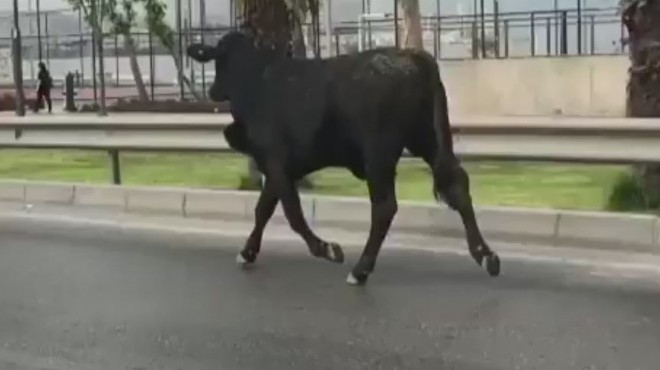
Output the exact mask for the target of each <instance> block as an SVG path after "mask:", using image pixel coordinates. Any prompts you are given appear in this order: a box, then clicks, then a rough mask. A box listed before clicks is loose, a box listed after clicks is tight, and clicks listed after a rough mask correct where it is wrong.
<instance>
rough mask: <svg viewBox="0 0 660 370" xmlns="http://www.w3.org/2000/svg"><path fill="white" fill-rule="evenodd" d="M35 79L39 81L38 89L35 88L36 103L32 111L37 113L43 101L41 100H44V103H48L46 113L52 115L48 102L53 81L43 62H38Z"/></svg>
mask: <svg viewBox="0 0 660 370" xmlns="http://www.w3.org/2000/svg"><path fill="white" fill-rule="evenodd" d="M37 78H38V79H39V87H38V88H37V102H36V104H35V106H34V111H35V112H38V111H39V107H40V106H41V104H42V101H43V100H42V99H44V98H45V99H46V103H48V113H52V112H53V103H52V102H51V100H50V89H52V88H53V79H52V78H51V77H50V73H49V72H48V69H46V65H45V64H44V63H43V62H39V74H38V75H37Z"/></svg>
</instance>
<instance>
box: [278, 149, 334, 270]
mask: <svg viewBox="0 0 660 370" xmlns="http://www.w3.org/2000/svg"><path fill="white" fill-rule="evenodd" d="M266 178H267V180H266V181H267V182H271V181H272V184H273V186H274V187H275V189H276V192H277V196H278V198H279V199H280V202H281V203H282V208H283V210H284V215H285V216H286V219H287V221H288V222H289V225H290V226H291V229H292V230H293V231H294V232H296V233H297V234H298V235H300V236H301V237H302V238H303V240H304V241H305V243H306V244H307V247H308V248H309V251H310V253H311V254H312V255H313V256H314V257H319V258H325V259H327V260H329V261H331V262H336V263H343V262H344V252H343V251H342V249H341V247H340V246H339V244H337V243H332V242H327V241H325V240H323V239H321V238H319V237H318V236H317V235H316V234H315V233H314V232H313V231H312V230H311V229H310V227H309V225H308V224H307V221H306V220H305V217H304V215H303V211H302V207H301V205H300V197H299V195H298V190H297V189H296V186H295V182H294V180H293V178H291V176H289V175H287V173H286V171H285V170H284V166H283V165H281V164H280V163H277V162H274V161H271V163H269V165H268V173H267V175H266Z"/></svg>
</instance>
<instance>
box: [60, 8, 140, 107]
mask: <svg viewBox="0 0 660 370" xmlns="http://www.w3.org/2000/svg"><path fill="white" fill-rule="evenodd" d="M67 1H68V2H69V4H71V6H72V7H73V9H74V10H81V11H82V14H83V16H84V18H85V21H86V22H87V24H89V26H90V27H92V30H93V32H97V33H96V34H97V35H100V34H101V32H100V24H99V22H97V17H95V16H94V14H92V11H91V10H92V8H93V6H96V5H98V0H67ZM133 4H134V2H133V1H131V0H105V1H104V4H103V7H102V8H101V7H100V6H97V8H98V9H97V11H98V12H99V14H98V15H99V17H98V19H107V20H108V21H109V22H110V24H111V32H112V33H113V34H115V35H121V36H123V37H124V46H125V47H126V50H127V52H128V56H129V59H130V65H131V71H132V72H133V78H134V79H135V87H136V88H137V90H138V97H139V99H140V100H149V97H148V95H147V89H146V88H145V86H144V81H143V80H142V73H141V72H140V65H139V64H138V61H137V52H136V50H135V42H134V40H133V37H132V36H131V29H132V28H133V26H134V25H135V18H136V13H135V10H134V8H133ZM94 78H96V76H94Z"/></svg>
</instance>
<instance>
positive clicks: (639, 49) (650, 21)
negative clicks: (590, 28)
mask: <svg viewBox="0 0 660 370" xmlns="http://www.w3.org/2000/svg"><path fill="white" fill-rule="evenodd" d="M621 14H622V21H623V23H624V25H625V26H626V28H627V30H628V46H629V57H630V62H631V66H630V69H629V71H628V73H629V80H628V86H627V102H626V103H627V104H626V105H627V108H626V110H627V112H626V115H627V116H629V117H660V0H621ZM635 172H636V177H637V179H638V180H639V182H640V184H641V185H642V188H643V190H644V194H645V198H646V206H647V207H653V208H657V207H659V206H660V167H659V166H639V167H638V168H637V169H636V171H635Z"/></svg>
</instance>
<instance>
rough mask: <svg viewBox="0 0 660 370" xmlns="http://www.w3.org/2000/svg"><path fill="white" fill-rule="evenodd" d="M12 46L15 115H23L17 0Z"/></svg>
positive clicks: (15, 3) (23, 98) (23, 102)
mask: <svg viewBox="0 0 660 370" xmlns="http://www.w3.org/2000/svg"><path fill="white" fill-rule="evenodd" d="M12 45H13V47H14V52H13V54H14V84H15V85H16V115H17V116H25V95H24V91H23V56H22V48H23V47H22V46H21V28H20V26H19V19H18V0H14V29H13V32H12Z"/></svg>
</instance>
